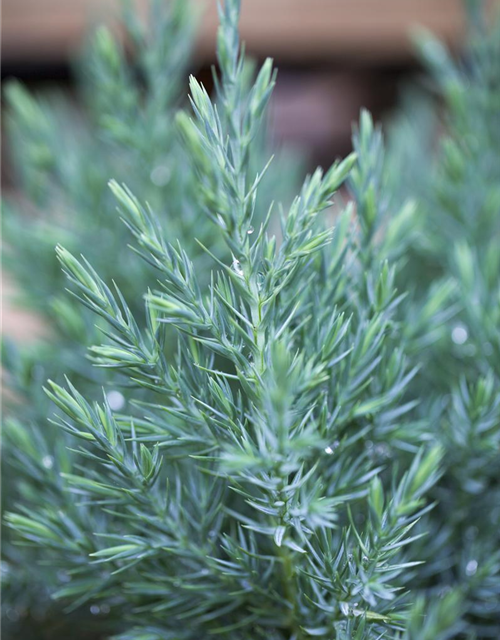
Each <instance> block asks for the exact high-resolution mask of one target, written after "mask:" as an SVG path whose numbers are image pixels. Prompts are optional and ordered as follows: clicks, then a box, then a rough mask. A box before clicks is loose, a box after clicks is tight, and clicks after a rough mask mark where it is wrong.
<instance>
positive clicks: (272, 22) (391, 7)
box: [2, 0, 464, 62]
mask: <svg viewBox="0 0 500 640" xmlns="http://www.w3.org/2000/svg"><path fill="white" fill-rule="evenodd" d="M137 2H138V5H139V6H140V7H141V8H144V7H145V5H146V1H145V0H137ZM194 2H195V4H197V5H199V6H200V8H201V9H202V11H203V14H202V19H201V31H200V36H199V42H198V49H197V50H198V53H199V55H200V56H201V57H202V58H208V59H211V58H212V57H213V52H214V48H215V31H216V25H217V13H216V1H215V0H194ZM117 4H118V3H117V1H116V0H3V21H2V32H3V34H2V35H3V37H2V49H3V56H4V62H9V61H12V60H15V61H22V60H32V59H33V58H35V59H36V60H38V61H44V60H45V61H54V60H59V59H64V58H67V56H68V55H70V54H71V53H72V52H73V51H74V50H75V48H76V47H77V45H78V43H79V42H80V41H81V38H82V35H83V34H84V33H85V31H86V29H87V27H88V26H89V24H90V23H91V21H92V19H96V18H102V16H103V15H105V14H106V13H107V12H109V11H110V9H112V8H115V9H116V6H117ZM417 24H420V25H424V26H426V27H429V28H431V29H432V30H433V31H434V32H435V33H436V34H437V35H438V36H439V37H441V38H443V39H444V40H446V41H447V42H448V43H449V44H451V45H453V44H456V43H457V42H458V41H459V38H460V36H461V34H462V32H463V27H464V10H463V3H462V1H461V0H243V10H242V25H241V26H242V34H243V37H244V38H245V40H246V41H247V44H248V49H249V50H250V51H252V52H253V53H254V54H255V55H262V56H264V55H266V56H267V55H270V56H274V57H276V58H278V59H280V60H281V61H283V60H290V61H304V62H308V61H312V60H318V59H328V58H330V59H331V58H332V57H339V56H340V57H349V58H360V59H362V60H364V61H365V62H366V61H378V62H381V61H387V60H394V59H400V60H404V59H408V58H409V57H410V56H411V50H412V49H411V44H410V42H409V37H408V34H409V32H410V30H411V28H412V27H413V26H415V25H417Z"/></svg>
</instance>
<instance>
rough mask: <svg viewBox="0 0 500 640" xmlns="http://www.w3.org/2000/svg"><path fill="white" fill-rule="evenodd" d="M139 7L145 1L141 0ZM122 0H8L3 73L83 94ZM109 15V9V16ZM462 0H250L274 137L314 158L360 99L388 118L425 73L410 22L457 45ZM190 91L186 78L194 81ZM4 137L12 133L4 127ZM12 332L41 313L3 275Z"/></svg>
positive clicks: (339, 144)
mask: <svg viewBox="0 0 500 640" xmlns="http://www.w3.org/2000/svg"><path fill="white" fill-rule="evenodd" d="M135 4H136V5H137V6H138V7H139V9H140V10H145V8H146V2H144V1H143V0H137V1H136V3H135ZM194 4H197V5H199V9H200V18H199V22H200V25H199V34H198V37H197V44H196V48H195V56H194V59H193V63H192V66H193V68H192V72H193V73H195V75H197V77H198V78H199V79H200V80H202V81H203V82H204V83H205V84H206V85H207V86H208V87H210V85H211V72H210V67H211V65H212V64H213V62H214V52H215V33H216V27H217V12H216V2H215V0H194ZM118 9H119V2H118V0H70V1H69V2H68V1H67V0H3V21H2V81H4V80H6V79H9V78H12V77H16V78H18V79H20V80H21V81H22V82H23V83H24V84H26V85H27V86H28V88H29V89H33V90H35V91H37V92H42V93H43V92H44V91H46V90H51V89H53V88H54V87H55V86H56V87H57V88H58V89H59V90H60V89H63V90H64V91H65V92H67V94H68V96H72V97H74V99H75V107H76V108H78V104H77V98H76V93H75V92H74V75H73V74H72V65H73V62H74V60H75V58H76V56H77V55H78V54H79V52H80V50H81V47H82V44H83V42H84V39H85V36H86V34H87V33H88V32H89V30H90V28H91V26H92V25H93V24H95V23H96V22H99V21H102V20H103V19H105V20H106V21H108V22H109V20H108V18H109V19H110V20H111V21H112V16H115V17H116V15H117V14H118ZM110 16H111V17H110ZM464 23H465V15H464V8H463V3H462V2H460V0H439V2H436V1H435V0H247V1H246V2H243V11H242V25H241V27H242V35H243V38H244V39H245V41H246V43H247V51H248V52H249V53H250V55H252V56H253V57H255V58H256V59H257V60H262V59H263V58H264V57H266V56H271V57H273V58H274V60H275V63H276V65H277V66H278V68H279V76H278V85H277V88H276V91H275V94H274V98H273V104H272V109H271V119H270V132H271V136H272V138H273V139H274V141H275V142H276V143H278V144H281V143H284V144H286V145H287V147H288V148H299V149H300V151H301V154H303V156H304V157H305V158H306V160H305V161H306V163H307V164H308V165H309V166H312V165H315V164H318V163H319V164H322V165H324V166H326V165H328V164H329V163H331V161H332V160H333V159H334V158H336V157H338V156H340V155H344V154H346V153H347V152H348V151H349V150H350V135H351V127H352V122H353V121H355V120H356V118H357V117H358V114H359V110H360V108H361V107H366V108H368V109H369V110H370V111H371V112H372V113H373V114H374V117H375V119H377V120H386V119H388V118H390V114H391V112H392V111H393V110H394V108H395V107H396V105H397V104H398V101H399V100H400V96H401V92H402V91H403V89H404V87H405V86H407V85H410V84H414V83H420V84H422V83H425V78H421V77H420V75H421V74H420V67H419V63H418V60H417V58H416V56H415V55H414V51H413V46H412V42H411V31H412V29H413V28H414V27H415V26H416V25H422V26H425V27H427V28H429V29H431V30H432V31H433V32H434V33H435V34H436V35H437V36H438V37H439V38H440V39H442V40H443V41H444V42H446V43H447V44H448V45H449V46H450V47H451V48H452V49H455V50H457V49H458V48H459V47H460V42H461V40H462V37H463V32H464ZM186 93H187V84H186ZM3 140H4V141H5V137H3ZM10 157H11V150H9V148H8V142H6V141H5V142H4V144H3V146H2V160H3V162H2V186H3V189H4V193H6V192H7V193H12V191H15V189H16V186H15V183H14V180H13V174H12V168H11V161H10ZM3 284H4V287H3V294H2V297H3V302H4V307H3V308H4V314H3V315H4V317H3V325H4V329H3V332H4V334H6V335H8V336H9V337H13V338H20V337H21V338H23V339H24V338H25V337H27V338H32V337H37V336H38V335H39V334H40V331H41V329H40V326H39V323H38V321H37V320H36V319H34V317H33V316H32V315H31V314H29V313H28V312H26V311H21V310H19V309H16V308H15V305H13V304H12V303H11V302H10V300H11V298H12V296H11V294H12V293H13V288H12V284H11V283H10V282H9V281H8V280H7V279H6V278H5V277H4V278H3Z"/></svg>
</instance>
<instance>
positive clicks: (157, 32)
mask: <svg viewBox="0 0 500 640" xmlns="http://www.w3.org/2000/svg"><path fill="white" fill-rule="evenodd" d="M186 12H187V9H186V5H185V3H181V2H179V3H177V4H175V5H174V10H173V12H172V13H170V12H167V14H165V15H166V17H165V18H164V19H159V18H158V17H156V19H154V20H153V25H154V29H153V35H154V37H153V38H152V39H150V38H146V36H145V32H143V30H142V27H140V25H139V24H138V23H137V22H136V21H135V20H134V19H133V18H131V17H129V21H128V24H129V33H130V35H131V36H132V37H133V38H134V42H136V44H137V49H138V51H139V52H143V53H142V55H139V57H138V60H139V64H142V65H143V66H141V68H140V69H141V73H140V74H138V75H137V76H136V75H132V74H131V72H130V69H129V67H128V66H127V64H126V63H125V59H124V57H123V54H122V53H120V51H119V49H117V48H116V45H115V44H114V41H113V40H112V39H111V37H110V36H109V34H108V33H107V32H105V31H102V30H101V31H99V32H98V35H97V38H96V41H95V48H94V50H93V51H94V53H93V54H92V56H91V57H90V59H91V61H92V64H91V66H90V69H91V71H92V73H91V76H90V77H91V79H92V81H93V82H102V83H103V84H102V85H101V89H102V91H101V92H97V93H95V92H93V91H92V90H91V91H90V92H89V94H90V96H91V102H90V104H91V106H92V109H91V112H92V113H94V112H95V114H96V118H95V120H94V121H92V122H94V125H93V126H95V127H96V128H97V130H98V131H99V132H100V135H99V136H98V137H97V136H91V137H86V138H85V140H87V142H89V144H92V145H96V147H97V148H98V149H99V153H98V154H97V155H98V162H102V164H103V166H102V167H97V166H96V165H95V164H93V162H89V160H88V157H89V156H87V154H86V152H85V153H84V149H85V144H83V140H76V141H74V156H73V157H74V158H75V160H74V163H70V162H69V161H68V159H67V158H66V159H65V158H63V157H62V155H61V154H60V150H59V145H60V139H59V135H60V134H59V132H58V131H57V129H55V128H54V126H53V125H51V124H50V118H51V117H52V116H51V114H52V113H53V112H52V110H51V109H49V110H48V111H43V114H44V115H43V117H42V111H40V106H39V105H38V104H37V103H35V102H33V100H32V99H31V98H29V96H28V95H27V94H25V93H23V92H22V90H21V89H20V88H19V87H17V86H13V87H12V88H11V90H10V94H11V101H12V105H13V108H14V111H15V114H16V115H15V118H14V123H15V124H16V127H17V128H18V129H19V132H20V134H22V135H25V134H26V133H29V134H30V135H29V137H28V138H27V143H26V144H27V146H26V147H23V146H22V145H18V148H19V150H20V154H21V158H23V157H24V155H25V154H27V155H29V158H30V160H31V162H27V163H26V168H27V169H28V170H27V171H26V179H27V180H28V183H27V184H28V185H30V186H31V188H32V189H33V190H32V191H31V193H32V194H33V197H34V198H42V199H41V200H35V202H36V203H37V204H39V205H40V206H42V207H43V208H44V210H45V209H46V208H47V206H48V204H47V203H48V202H51V203H52V205H53V206H54V209H55V208H56V206H57V208H59V209H60V208H61V207H62V208H64V207H65V206H66V207H67V206H68V202H69V203H70V207H71V210H72V211H73V212H74V216H72V217H69V218H68V220H71V221H72V223H73V226H72V227H71V228H70V229H68V230H67V236H68V237H67V238H62V236H61V231H60V226H59V225H60V222H59V221H58V216H55V217H54V218H51V225H52V227H51V228H52V229H53V230H52V231H51V233H52V234H53V235H51V236H50V235H49V236H47V232H46V229H45V224H44V225H42V226H40V227H38V225H37V226H36V227H34V231H30V233H34V234H35V235H34V236H33V237H31V238H30V239H29V241H27V240H26V238H25V237H23V235H22V234H19V233H16V232H13V233H10V234H9V233H8V234H7V239H8V242H9V243H10V246H11V250H12V256H13V262H12V268H13V271H14V272H15V274H16V275H17V277H18V279H19V281H20V282H22V283H23V284H24V287H25V291H26V292H27V294H28V296H29V298H30V299H31V300H33V301H34V302H37V296H38V295H39V296H40V298H39V303H38V304H40V305H43V304H44V302H46V298H47V297H48V296H51V295H53V294H54V288H55V286H56V285H55V278H58V276H57V275H54V274H55V272H54V270H53V263H52V257H51V254H50V253H49V252H46V251H45V250H43V246H46V243H47V237H51V238H53V237H57V238H61V244H59V245H58V247H57V257H58V259H59V261H60V263H61V266H62V270H63V272H64V273H65V275H66V277H67V278H68V281H69V288H70V290H71V292H72V293H73V294H74V296H73V299H74V298H76V299H77V300H78V301H79V302H80V303H81V304H82V305H83V307H82V308H86V309H87V310H88V314H87V312H86V313H85V314H82V313H80V311H78V310H77V309H78V307H75V306H74V305H75V304H77V302H73V301H71V302H70V301H69V300H73V299H71V298H69V297H68V295H67V294H66V295H65V296H64V297H59V295H58V296H57V298H56V299H55V301H56V302H55V304H54V305H52V309H53V311H52V312H51V314H52V316H51V317H52V319H53V320H54V321H56V322H58V323H59V326H62V327H63V328H64V332H63V336H64V337H63V336H61V337H59V342H58V343H56V344H57V345H58V346H57V350H56V354H55V355H54V351H53V350H50V353H51V356H50V358H48V357H47V358H46V359H44V360H42V358H41V357H40V356H37V359H38V360H40V362H39V363H37V364H36V366H37V367H40V366H43V368H44V370H43V373H49V374H50V375H51V376H52V380H51V381H49V382H48V383H47V384H46V393H47V396H48V398H50V400H51V401H52V402H53V404H54V405H55V414H54V416H53V418H52V422H53V423H55V426H52V427H47V426H46V425H45V422H44V420H45V419H46V416H47V415H48V414H50V413H51V412H50V411H49V410H48V409H47V407H46V405H45V404H44V402H42V401H41V400H40V399H39V395H38V391H37V390H36V387H37V385H38V381H37V376H38V377H39V376H40V374H39V373H38V374H36V373H35V372H34V371H33V369H32V368H31V369H30V367H28V368H26V366H24V367H23V366H22V365H23V359H22V357H21V358H20V359H18V358H16V357H15V356H12V359H11V360H9V362H11V363H12V366H11V368H12V379H13V380H14V381H15V382H16V384H17V387H16V389H17V392H18V393H19V394H24V397H25V400H26V402H24V403H23V407H21V406H20V405H19V404H15V403H13V406H12V409H11V412H10V413H11V416H10V417H9V418H8V424H7V428H6V438H5V439H6V452H7V453H6V457H8V461H7V463H8V464H9V465H12V469H13V471H12V474H13V475H12V477H11V481H10V483H9V484H12V485H13V486H12V491H11V492H9V493H11V496H10V497H9V498H8V504H9V509H10V510H9V513H8V514H7V516H6V521H7V523H8V524H9V525H10V527H11V528H12V530H13V532H14V536H15V538H13V539H12V540H11V539H10V538H9V541H8V543H7V544H6V545H5V547H6V556H7V557H6V559H7V562H8V563H9V568H10V569H11V571H10V573H9V574H7V577H8V582H7V593H8V595H9V598H10V599H9V602H8V604H7V606H8V607H10V609H9V611H10V614H11V617H12V611H14V612H15V606H16V601H17V602H19V601H20V596H19V591H20V590H22V589H23V584H22V582H21V580H22V577H20V576H23V575H24V576H25V577H26V578H25V580H26V585H30V584H37V585H43V586H44V589H46V590H47V591H48V592H49V593H50V594H51V596H52V597H53V598H54V599H55V601H56V602H60V603H62V604H63V605H64V606H65V607H66V609H65V612H64V613H63V612H62V610H61V609H56V610H55V614H54V617H55V618H57V620H58V624H60V625H62V626H63V634H66V637H69V636H71V637H76V635H77V633H78V632H79V631H78V629H76V628H75V616H81V615H83V613H82V612H88V611H90V613H91V614H93V615H92V618H93V626H94V628H95V629H96V633H97V634H100V635H102V636H113V635H114V636H115V637H117V638H119V639H120V640H174V639H175V640H182V639H186V640H190V639H193V640H194V639H199V638H209V637H214V638H224V637H227V638H235V639H236V638H239V639H242V640H250V638H252V639H254V638H266V639H271V638H275V639H276V640H278V639H280V640H281V639H283V640H285V639H286V640H292V639H293V640H302V639H305V638H309V637H318V638H325V639H327V638H337V639H345V640H347V639H356V640H362V639H365V638H367V639H368V638H373V639H375V638H394V639H396V638H399V639H401V640H402V639H405V640H416V639H418V640H440V639H441V640H444V639H445V638H451V637H457V638H458V637H462V638H471V639H472V638H477V639H479V638H496V637H498V636H499V635H500V622H499V619H500V611H499V604H498V602H499V599H500V553H499V548H500V547H499V543H500V540H499V537H500V534H499V530H500V529H499V525H500V489H499V483H498V477H499V471H500V469H499V466H500V462H499V460H500V458H499V455H498V449H499V439H500V389H499V376H500V370H499V367H498V363H499V362H500V341H499V337H498V336H499V334H498V326H499V321H500V279H499V272H500V264H499V261H500V252H498V243H499V240H500V190H499V185H500V155H499V153H498V151H499V149H500V122H499V118H500V116H499V114H500V108H499V107H500V86H499V78H500V37H499V34H500V27H499V28H497V29H496V31H495V30H488V29H486V27H484V26H483V25H482V23H481V21H480V17H481V16H480V14H477V15H476V14H473V15H472V20H471V36H470V39H469V40H470V50H469V51H468V52H467V56H466V60H467V64H466V65H457V64H455V63H453V62H452V60H451V59H450V58H449V56H448V54H447V53H446V51H445V50H444V49H443V48H442V46H441V45H440V44H439V43H438V42H436V41H434V40H433V39H432V38H431V37H430V36H425V37H424V36H422V38H421V39H420V43H421V48H422V51H423V54H424V55H425V56H426V58H427V59H428V61H429V64H430V65H431V68H432V71H433V74H434V77H435V79H436V86H437V87H438V88H439V90H440V92H441V94H442V97H443V98H444V113H445V123H444V124H445V127H444V128H445V134H444V136H443V138H442V141H441V142H440V143H439V148H438V149H437V150H436V149H431V148H427V147H425V141H426V139H429V140H430V139H433V138H435V136H433V135H431V136H429V137H428V138H426V137H425V136H424V135H419V131H417V132H415V131H414V130H413V127H414V126H415V123H422V122H423V121H424V120H425V121H428V122H429V125H430V126H431V127H433V126H435V125H436V124H437V123H436V122H435V119H434V118H433V117H431V118H429V117H428V114H427V112H425V113H423V112H422V113H423V115H422V114H420V116H421V117H420V116H419V117H414V116H413V115H411V117H409V118H405V117H404V116H402V117H401V118H400V120H399V122H398V125H397V127H396V129H395V131H394V132H393V134H392V135H391V138H390V144H389V146H388V149H387V150H386V151H384V145H383V139H382V134H381V131H380V130H379V129H377V128H376V127H374V125H373V122H372V120H371V117H370V116H369V114H368V113H366V112H363V113H362V114H361V118H360V122H359V125H358V126H357V127H356V128H355V131H354V135H353V147H354V153H353V154H351V155H350V156H349V157H347V158H346V159H344V160H343V161H342V162H336V163H335V164H334V165H333V166H332V167H331V168H330V169H329V170H328V171H326V172H323V171H321V170H320V169H318V170H316V171H315V172H314V173H313V174H312V175H310V176H309V177H308V178H307V179H306V180H305V181H304V184H303V185H302V187H301V189H300V191H299V193H298V195H297V196H296V197H295V199H293V201H292V202H291V204H287V203H285V204H284V205H283V206H281V207H279V206H276V205H275V206H272V205H271V203H270V201H271V199H272V198H273V195H271V192H272V193H274V194H277V197H278V198H285V199H286V194H287V191H288V185H289V184H290V183H292V182H293V179H292V178H290V179H289V180H287V179H286V178H285V175H286V172H285V171H283V165H281V170H280V171H279V172H278V171H276V170H275V173H274V180H269V172H271V171H272V170H273V169H272V167H273V163H271V164H269V163H268V162H267V158H265V152H264V149H265V147H264V146H263V143H262V135H261V133H260V129H261V126H262V122H263V119H264V117H265V112H266V106H267V104H268V101H269V98H270V96H271V93H272V90H273V86H274V82H275V73H274V72H273V69H272V62H271V61H270V60H267V61H266V62H265V63H264V64H263V65H262V67H261V68H260V70H259V71H258V73H257V75H256V78H255V80H253V79H252V78H253V76H252V69H251V67H249V65H248V64H247V63H246V62H245V59H244V56H243V54H242V50H241V47H240V42H239V35H238V18H239V2H238V0H226V2H225V4H224V6H223V7H222V8H221V12H220V20H221V25H220V28H219V35H218V40H217V55H218V63H219V70H220V72H219V76H218V77H216V81H215V97H214V98H211V97H210V96H209V94H208V93H207V91H206V90H205V89H204V87H203V86H202V85H201V84H200V83H199V82H198V81H197V80H196V79H195V78H194V77H191V79H190V100H191V109H190V113H189V111H188V110H186V111H180V112H179V113H178V114H177V115H176V117H175V121H174V118H173V117H172V115H173V112H174V110H176V109H177V108H178V107H177V96H178V95H179V91H180V89H179V86H180V84H181V78H182V76H183V73H184V69H185V67H183V66H181V64H180V63H184V62H185V58H186V50H185V48H186V47H185V42H186V39H187V38H186V35H187V31H189V30H190V29H191V27H190V26H189V25H190V21H189V19H188V14H187V13H186ZM159 15H160V14H159ZM161 15H164V14H163V13H162V14H161ZM186 30H187V31H186ZM165 64H168V65H171V67H170V69H171V71H170V72H169V73H170V74H172V76H173V77H172V78H171V77H168V78H166V77H164V76H163V73H164V65H165ZM160 78H164V80H163V81H160ZM96 96H98V97H96ZM118 104H119V105H120V106H119V108H118V107H117V105H118ZM441 126H442V125H441ZM176 132H177V134H178V133H180V139H181V140H182V142H179V138H178V137H176ZM405 140H406V141H407V140H413V141H414V144H412V145H408V144H405ZM436 151H437V152H436ZM89 153H91V154H92V152H91V151H89ZM94 153H95V152H94ZM431 156H434V157H435V161H433V162H431V161H430V158H431ZM92 157H93V156H92ZM422 163H423V164H424V166H422ZM417 166H418V171H417V170H414V167H417ZM160 169H161V171H160ZM407 171H408V172H411V174H408V175H407V174H406V172H407ZM68 172H69V174H68ZM167 173H168V177H166V176H167ZM174 174H175V175H174ZM162 176H163V177H162ZM108 177H110V178H111V177H115V178H118V180H112V181H111V182H110V185H109V186H110V189H109V195H108V194H107V192H106V189H107V188H106V189H105V186H104V184H103V180H104V179H105V178H106V180H107V178H108ZM160 178H161V179H160ZM122 180H123V181H124V182H125V183H126V184H127V185H128V186H125V184H122ZM151 182H152V184H151ZM158 183H160V184H158ZM276 183H278V187H274V186H273V185H274V184H276ZM96 184H97V186H96ZM342 184H345V185H346V187H347V190H348V192H349V197H347V198H346V197H345V196H341V195H340V194H339V191H338V190H339V188H340V187H341V185H342ZM91 185H92V188H91ZM105 193H106V195H105ZM333 199H335V205H336V207H335V213H334V214H332V215H330V214H329V213H328V212H326V213H323V212H324V211H325V210H327V209H328V208H329V207H330V205H331V204H332V200H333ZM112 200H113V202H115V203H117V205H118V209H119V214H118V215H116V214H115V213H113V212H112V211H111V210H112V209H113V208H114V205H113V204H111V201H112ZM87 216H90V219H91V220H93V221H94V226H93V230H91V229H89V228H86V227H85V234H87V233H89V234H90V235H89V236H83V235H82V233H83V232H82V227H84V224H83V222H84V220H85V219H86V217H87ZM64 219H65V220H66V218H64ZM120 219H121V220H120ZM123 223H124V224H123ZM9 224H11V225H12V227H13V228H15V226H16V225H19V222H18V217H16V216H12V218H11V220H9ZM80 224H81V227H80ZM103 227H106V229H105V230H106V231H107V233H104V232H103V231H102V230H103ZM96 229H99V233H98V234H97V235H96V232H95V230H96ZM124 230H125V231H124ZM124 233H127V234H129V236H130V238H131V241H132V243H133V247H132V248H133V249H134V250H135V252H136V253H137V254H139V256H140V257H134V255H133V254H132V253H129V254H126V253H125V251H126V247H125V244H126V243H127V241H128V240H126V239H124ZM83 237H85V238H86V239H85V241H84V242H83V243H82V238H83ZM42 243H44V244H42ZM37 244H38V245H41V246H40V247H39V250H37ZM25 245H29V248H26V247H25ZM81 247H83V249H81V251H80V248H81ZM75 248H77V251H76V253H80V252H81V253H83V254H84V255H83V256H80V255H76V254H75ZM28 251H29V256H30V258H29V259H30V260H31V265H30V264H29V262H28V263H24V262H23V264H22V265H20V266H18V263H20V262H22V261H19V259H18V258H17V259H16V256H17V257H19V256H20V255H27V252H28ZM112 256H113V259H111V257H112ZM114 258H116V261H115V260H114ZM140 258H143V262H141V259H140ZM142 264H144V266H141V265H142ZM34 265H38V266H39V269H38V271H39V273H40V280H41V282H40V287H38V286H37V280H36V278H34V277H33V268H34ZM155 271H156V274H155V273H154V272H155ZM30 273H31V278H30ZM42 280H43V282H42ZM115 282H116V283H115ZM91 316H93V320H92V321H91V320H90V319H89V318H90V317H91ZM92 322H94V323H96V329H94V328H91V327H92ZM83 326H85V327H86V329H85V331H84V329H83ZM96 331H97V332H98V333H96ZM97 335H98V336H99V337H96V336H97ZM91 341H92V342H94V346H91V347H90V351H89V356H90V361H91V363H92V365H93V366H90V365H87V364H84V360H83V359H82V355H81V349H79V348H76V346H75V343H80V345H86V344H89V343H92V342H91ZM65 354H66V355H65ZM65 365H67V371H68V374H69V375H68V378H67V379H66V381H65V382H63V381H61V380H60V379H57V380H56V379H55V378H56V377H57V376H59V374H60V372H61V370H62V369H63V368H64V366H65ZM101 385H103V386H104V393H103V392H102V391H101V390H100V386H101ZM118 389H120V391H118ZM16 540H17V541H21V542H22V543H23V545H28V546H22V547H19V548H17V547H16V546H15V545H14V544H12V543H13V542H15V541H16ZM39 562H41V563H42V564H41V568H40V570H35V569H34V567H35V566H37V563H39ZM30 563H31V564H32V565H33V566H32V567H30V569H29V571H25V572H24V574H23V573H22V568H23V567H26V566H27V565H29V564H30ZM9 576H10V578H9ZM33 597H35V595H34V594H33ZM30 606H32V605H31V604H30ZM80 624H81V622H80ZM83 624H84V625H86V626H85V629H84V637H86V636H85V633H87V634H90V633H91V625H90V623H89V622H88V621H84V623H83ZM14 626H15V625H14ZM53 629H55V632H57V626H55V627H53ZM12 633H14V631H12ZM24 637H27V635H25V636H24ZM34 637H36V636H34Z"/></svg>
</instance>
